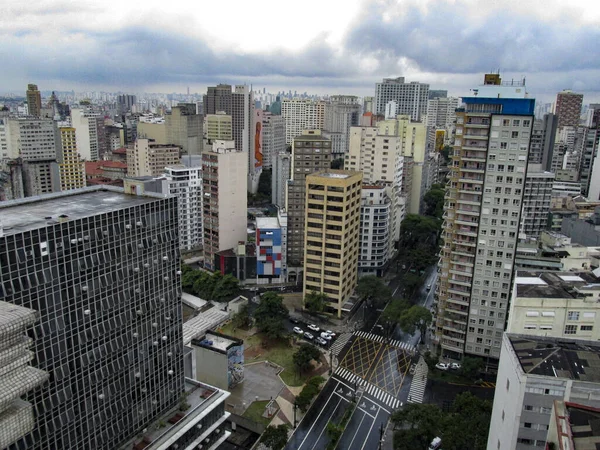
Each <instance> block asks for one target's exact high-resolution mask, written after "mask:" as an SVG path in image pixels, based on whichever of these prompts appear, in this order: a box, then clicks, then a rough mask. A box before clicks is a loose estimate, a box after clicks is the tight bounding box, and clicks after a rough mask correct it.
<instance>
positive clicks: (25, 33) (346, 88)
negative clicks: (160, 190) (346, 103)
mask: <svg viewBox="0 0 600 450" xmlns="http://www.w3.org/2000/svg"><path fill="white" fill-rule="evenodd" d="M159 5H161V4H160V3H159V2H154V1H149V2H144V3H143V8H142V7H141V6H142V5H141V4H140V3H138V2H131V3H128V4H126V5H122V8H119V9H114V8H109V7H108V6H104V5H101V4H99V3H97V2H95V1H87V2H82V3H80V4H79V3H78V5H77V6H76V7H75V6H72V5H70V4H69V3H65V2H63V1H60V0H48V1H45V2H41V3H36V4H35V5H28V6H27V7H24V6H21V5H17V4H15V5H10V6H8V7H7V8H6V9H5V11H4V14H3V17H2V18H0V25H1V26H2V29H3V32H2V33H3V34H2V35H3V38H2V39H3V41H4V42H3V46H2V48H0V57H2V59H3V60H5V61H12V64H11V67H12V70H11V71H7V72H6V73H5V74H4V76H3V77H2V78H1V80H2V86H3V91H5V92H15V91H16V92H19V91H22V90H24V88H25V86H26V83H28V82H33V83H37V84H38V86H39V88H40V90H47V89H55V90H71V89H74V90H108V91H111V90H112V91H135V92H140V91H145V92H173V91H175V92H185V91H186V90H187V88H188V87H189V88H190V91H191V92H203V91H205V88H206V86H209V85H213V84H215V83H218V82H227V83H231V84H241V83H246V84H252V85H254V86H257V87H258V86H260V87H261V88H262V87H263V86H266V87H267V88H268V89H269V90H270V91H272V92H273V91H277V90H288V89H290V88H291V89H292V90H298V91H300V92H302V91H305V90H308V91H310V92H312V93H316V94H324V93H330V94H335V93H347V94H355V95H361V96H365V95H373V91H374V85H375V83H376V82H378V81H380V80H381V78H384V77H395V76H404V77H406V79H407V80H409V81H412V80H415V81H420V82H424V83H429V84H430V85H431V86H434V87H435V88H440V89H448V91H449V95H456V96H459V95H468V90H469V88H471V87H473V86H475V85H476V84H477V81H478V79H479V74H480V73H481V72H489V71H490V70H499V71H500V72H501V74H502V78H503V79H504V80H510V79H513V78H514V79H521V78H522V77H523V76H525V77H527V85H528V86H529V90H530V96H531V97H534V98H536V99H538V101H544V102H549V101H552V100H553V99H554V98H555V96H556V93H557V92H559V91H561V90H563V89H573V90H575V91H577V92H580V93H583V94H584V95H585V100H584V102H585V103H587V102H595V101H598V100H599V99H600V82H599V81H597V80H598V79H600V77H598V75H599V74H600V67H599V66H598V62H597V60H596V58H594V56H595V51H594V49H595V43H596V42H597V40H598V37H599V36H598V35H599V34H600V33H599V31H598V24H599V23H600V9H599V8H598V7H597V6H595V5H593V4H591V2H585V1H583V0H581V1H577V2H571V3H570V4H569V5H568V6H565V5H563V4H561V3H560V2H558V1H552V2H550V3H548V2H545V3H544V4H543V5H542V4H539V2H535V1H533V0H528V1H524V2H519V3H518V4H517V3H516V2H514V1H503V2H496V3H481V2H477V1H475V0H460V1H458V2H453V3H451V2H449V1H446V0H430V1H425V2H416V1H412V0H409V1H403V2H399V1H396V0H393V1H392V0H383V1H375V0H363V1H361V0H355V1H350V2H344V3H343V4H341V2H336V1H334V2H326V3H325V4H321V3H317V2H316V1H313V0H309V1H307V2H304V3H303V5H302V8H293V7H292V6H288V9H282V8H281V5H278V4H276V3H275V2H265V3H264V4H263V8H262V9H260V10H257V9H256V5H252V4H246V3H244V2H237V1H230V2H226V4H223V3H219V4H218V5H216V4H215V5H210V4H206V5H204V4H203V5H202V8H199V9H198V10H192V11H190V10H189V9H188V8H186V5H185V4H184V2H181V1H175V2H172V3H170V8H169V9H168V10H166V11H165V10H164V7H163V9H160V8H161V6H159ZM222 11H235V15H231V14H230V15H223V14H222ZM217 13H218V14H219V17H220V18H222V20H214V17H215V15H216V14H217ZM294 23H296V24H303V25H302V27H301V28H300V27H297V28H294V27H293V24H294ZM49 24H51V25H52V26H48V25H49ZM288 25H289V26H290V27H291V28H288ZM282 29H283V30H286V31H287V30H289V32H285V33H283V32H279V30H282ZM294 30H296V31H294ZM273 34H276V35H277V39H272V37H271V36H272V35H273ZM273 42H276V44H275V45H274V44H273Z"/></svg>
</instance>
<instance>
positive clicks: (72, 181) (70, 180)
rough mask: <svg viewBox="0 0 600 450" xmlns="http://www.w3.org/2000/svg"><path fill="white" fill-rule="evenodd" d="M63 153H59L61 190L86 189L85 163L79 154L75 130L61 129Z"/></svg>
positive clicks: (70, 128)
mask: <svg viewBox="0 0 600 450" xmlns="http://www.w3.org/2000/svg"><path fill="white" fill-rule="evenodd" d="M59 133H60V144H61V151H60V152H59V153H58V170H59V173H60V189H61V190H62V191H69V190H71V189H79V188H82V187H85V163H84V161H83V160H82V159H81V157H80V156H79V153H78V152H77V141H76V139H75V128H72V127H61V128H59Z"/></svg>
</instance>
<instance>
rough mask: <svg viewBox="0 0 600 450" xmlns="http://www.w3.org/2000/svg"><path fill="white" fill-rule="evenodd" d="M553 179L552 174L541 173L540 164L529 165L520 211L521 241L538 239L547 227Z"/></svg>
mask: <svg viewBox="0 0 600 450" xmlns="http://www.w3.org/2000/svg"><path fill="white" fill-rule="evenodd" d="M554 178H555V175H554V174H553V173H552V172H546V171H542V170H541V165H540V164H531V163H530V164H529V167H528V168H527V176H526V177H525V192H524V193H523V210H522V211H521V235H520V236H519V237H520V238H521V239H538V238H539V237H540V234H541V233H542V231H544V230H545V229H546V228H547V227H548V214H550V203H551V200H552V186H553V185H554Z"/></svg>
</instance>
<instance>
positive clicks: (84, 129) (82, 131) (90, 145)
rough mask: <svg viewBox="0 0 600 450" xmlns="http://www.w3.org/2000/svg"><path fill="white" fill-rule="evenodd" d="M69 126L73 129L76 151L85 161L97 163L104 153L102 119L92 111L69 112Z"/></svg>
mask: <svg viewBox="0 0 600 450" xmlns="http://www.w3.org/2000/svg"><path fill="white" fill-rule="evenodd" d="M71 126H72V127H73V128H75V135H76V138H77V149H78V150H79V154H80V155H81V157H82V158H83V159H84V160H85V161H98V160H99V159H102V157H103V156H104V154H105V153H106V139H105V134H106V133H105V130H104V117H103V115H102V114H101V113H100V112H97V111H94V110H92V109H83V108H74V109H72V110H71Z"/></svg>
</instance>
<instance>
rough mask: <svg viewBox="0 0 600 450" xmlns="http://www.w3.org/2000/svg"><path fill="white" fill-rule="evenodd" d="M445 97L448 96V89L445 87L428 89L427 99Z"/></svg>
mask: <svg viewBox="0 0 600 450" xmlns="http://www.w3.org/2000/svg"><path fill="white" fill-rule="evenodd" d="M446 97H448V91H447V90H445V89H429V100H433V99H434V98H446Z"/></svg>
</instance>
